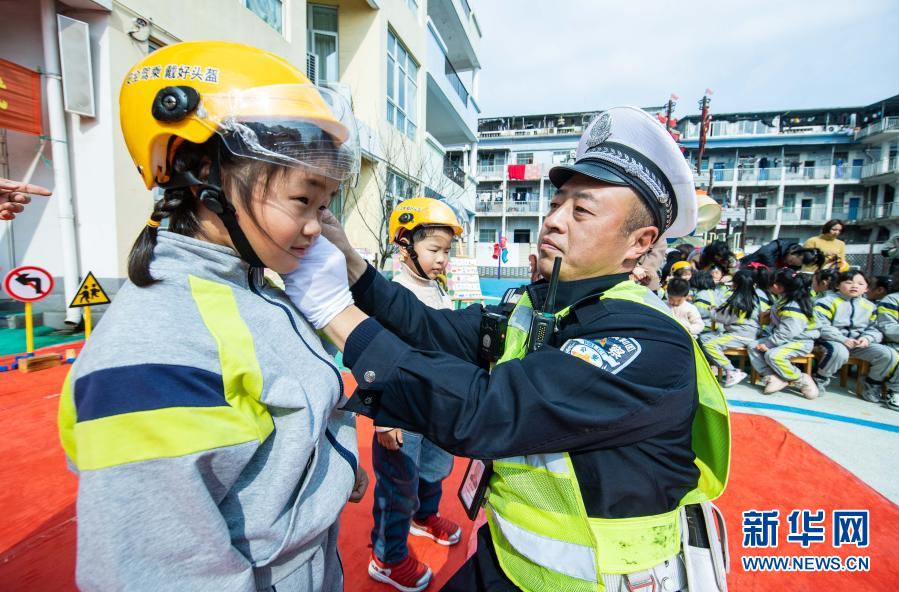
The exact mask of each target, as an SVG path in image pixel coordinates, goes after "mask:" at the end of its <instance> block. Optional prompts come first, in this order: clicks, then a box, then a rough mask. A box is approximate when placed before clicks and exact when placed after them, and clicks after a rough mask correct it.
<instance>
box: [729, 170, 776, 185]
mask: <svg viewBox="0 0 899 592" xmlns="http://www.w3.org/2000/svg"><path fill="white" fill-rule="evenodd" d="M782 172H783V169H779V168H777V169H775V168H772V167H767V168H764V169H759V168H756V169H749V168H744V169H737V182H740V183H766V182H769V181H772V182H773V181H780V177H781V173H782ZM731 178H733V177H731Z"/></svg>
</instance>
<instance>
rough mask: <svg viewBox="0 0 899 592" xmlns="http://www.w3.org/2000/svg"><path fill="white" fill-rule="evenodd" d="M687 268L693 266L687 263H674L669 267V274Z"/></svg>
mask: <svg viewBox="0 0 899 592" xmlns="http://www.w3.org/2000/svg"><path fill="white" fill-rule="evenodd" d="M688 267H690V268H692V267H693V265H692V264H691V263H690V262H689V261H677V262H676V263H674V265H672V266H671V273H674V272H677V271H680V270H681V269H687V268H688Z"/></svg>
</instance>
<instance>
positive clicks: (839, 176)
mask: <svg viewBox="0 0 899 592" xmlns="http://www.w3.org/2000/svg"><path fill="white" fill-rule="evenodd" d="M833 178H834V179H836V180H837V181H841V180H842V181H858V180H859V179H861V178H862V167H860V166H847V165H845V164H842V165H835V166H834V170H833Z"/></svg>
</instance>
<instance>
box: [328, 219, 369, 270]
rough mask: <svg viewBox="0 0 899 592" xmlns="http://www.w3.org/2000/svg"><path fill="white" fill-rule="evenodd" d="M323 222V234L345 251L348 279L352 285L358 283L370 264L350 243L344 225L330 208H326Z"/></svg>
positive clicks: (342, 251)
mask: <svg viewBox="0 0 899 592" xmlns="http://www.w3.org/2000/svg"><path fill="white" fill-rule="evenodd" d="M321 224H322V236H323V237H325V238H326V239H328V240H329V241H330V242H331V244H333V245H334V246H335V247H337V248H338V249H340V252H341V253H343V256H344V257H345V258H346V268H347V279H348V280H349V283H350V285H351V286H352V285H353V284H355V283H356V280H358V279H359V277H360V276H361V275H362V274H363V273H365V270H366V268H367V267H368V264H367V263H366V262H365V259H363V258H362V256H361V255H359V253H357V252H356V249H354V248H353V245H351V244H350V239H348V238H347V236H346V232H345V231H344V229H343V226H341V225H340V222H339V221H338V220H337V217H336V216H335V215H334V214H333V213H331V211H330V210H325V213H324V214H323V215H322V222H321Z"/></svg>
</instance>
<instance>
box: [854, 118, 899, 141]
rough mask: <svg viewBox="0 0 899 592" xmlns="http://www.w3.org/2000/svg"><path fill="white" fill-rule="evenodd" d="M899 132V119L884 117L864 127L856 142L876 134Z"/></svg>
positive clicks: (856, 135)
mask: <svg viewBox="0 0 899 592" xmlns="http://www.w3.org/2000/svg"><path fill="white" fill-rule="evenodd" d="M896 131H899V117H884V118H883V119H881V120H880V121H876V122H874V123H872V124H871V125H868V126H865V127H863V128H862V129H861V130H860V131H859V132H858V133H857V134H855V139H856V140H861V139H862V138H867V137H869V136H873V135H876V134H882V133H887V132H896Z"/></svg>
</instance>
